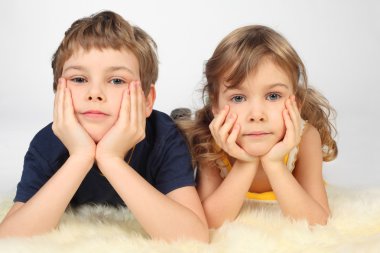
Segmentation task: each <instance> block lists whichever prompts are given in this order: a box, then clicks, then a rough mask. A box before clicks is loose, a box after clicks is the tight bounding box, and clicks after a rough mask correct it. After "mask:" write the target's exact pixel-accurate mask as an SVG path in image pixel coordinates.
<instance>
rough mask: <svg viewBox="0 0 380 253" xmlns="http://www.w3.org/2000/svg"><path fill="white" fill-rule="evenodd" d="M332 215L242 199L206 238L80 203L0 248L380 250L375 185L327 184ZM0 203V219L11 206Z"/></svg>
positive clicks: (378, 194) (93, 252) (218, 252)
mask: <svg viewBox="0 0 380 253" xmlns="http://www.w3.org/2000/svg"><path fill="white" fill-rule="evenodd" d="M327 190H328V195H329V202H330V207H331V211H332V218H331V219H330V221H329V223H328V224H327V225H326V226H315V227H312V228H309V227H308V226H307V224H306V222H305V221H297V222H292V221H290V220H289V219H286V218H284V217H283V216H282V215H281V212H280V210H279V208H278V206H276V205H275V204H258V203H254V202H247V203H246V204H245V206H244V208H243V210H242V212H241V214H240V215H239V217H238V219H237V220H236V221H234V222H230V223H225V224H224V225H223V226H222V227H221V228H220V229H217V230H210V234H211V243H210V244H204V243H199V242H194V241H178V242H174V243H166V242H162V241H154V240H150V239H149V238H148V237H147V235H146V234H145V233H144V232H143V231H142V229H141V227H140V226H139V225H138V223H137V222H136V220H134V218H133V217H132V215H131V214H130V213H129V212H128V210H127V209H125V208H124V209H115V208H110V207H104V206H96V207H94V206H93V207H90V206H85V207H82V208H80V209H78V210H75V211H68V212H67V213H66V214H65V215H64V217H63V219H62V222H61V224H60V226H59V228H58V229H56V230H54V231H52V232H51V233H48V234H45V235H41V236H35V237H32V238H9V239H0V252H2V253H8V252H38V253H43V252H49V253H50V252H80V253H82V252H91V253H96V252H173V253H174V252H175V253H178V252H189V253H190V252H191V253H193V252H207V253H209V252H211V253H213V252H215V253H223V252H239V253H240V252H276V253H277V252H292V253H294V252H308V253H313V252H323V253H328V252H339V253H340V252H344V253H347V252H348V253H350V252H376V253H377V252H380V188H376V189H366V190H358V191H353V190H348V189H343V188H336V187H331V186H329V187H328V189H327ZM11 204H12V203H11V201H9V200H5V201H2V202H1V203H0V220H1V219H2V218H3V217H4V215H5V213H6V212H7V210H8V209H9V207H10V206H11Z"/></svg>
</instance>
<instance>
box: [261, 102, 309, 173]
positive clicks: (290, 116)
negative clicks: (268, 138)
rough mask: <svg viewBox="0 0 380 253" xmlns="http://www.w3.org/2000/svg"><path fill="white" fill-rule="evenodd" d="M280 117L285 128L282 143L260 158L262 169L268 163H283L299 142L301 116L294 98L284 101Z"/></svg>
mask: <svg viewBox="0 0 380 253" xmlns="http://www.w3.org/2000/svg"><path fill="white" fill-rule="evenodd" d="M282 115H283V118H284V122H285V128H286V133H285V136H284V138H283V139H282V141H280V142H278V143H277V144H276V145H274V146H273V147H272V149H271V150H270V151H269V152H268V153H267V154H266V155H264V156H263V157H261V162H262V164H263V167H264V168H265V167H267V166H265V165H266V164H268V163H273V162H274V163H278V162H280V163H283V160H284V157H285V155H286V154H288V153H289V152H290V151H291V150H292V148H294V147H295V146H297V145H298V144H299V143H300V141H301V134H302V133H301V131H302V130H301V115H300V112H299V110H298V107H297V103H296V101H295V97H294V96H291V97H290V98H289V99H288V100H286V102H285V109H284V111H283V113H282Z"/></svg>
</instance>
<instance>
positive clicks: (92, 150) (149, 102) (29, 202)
mask: <svg viewBox="0 0 380 253" xmlns="http://www.w3.org/2000/svg"><path fill="white" fill-rule="evenodd" d="M155 49H156V45H155V43H154V41H153V40H152V38H151V37H150V36H149V35H148V34H146V33H145V32H144V31H143V30H142V29H140V28H138V27H134V26H131V25H130V24H129V23H128V22H127V21H125V20H124V19H123V18H122V17H120V16H119V15H118V14H116V13H113V12H109V11H105V12H101V13H98V14H95V15H92V16H90V17H88V18H83V19H79V20H77V21H76V22H74V23H73V24H72V26H71V27H70V28H69V29H68V30H67V31H66V33H65V37H64V39H63V41H62V42H61V44H60V46H59V47H58V49H57V51H56V52H55V54H54V56H53V60H52V67H53V72H54V91H55V92H56V95H55V100H54V119H53V123H52V124H49V125H48V126H46V127H45V128H43V129H42V130H41V131H40V132H39V133H38V134H37V135H36V136H35V137H34V139H33V140H32V142H31V144H30V147H29V150H28V152H27V154H26V156H25V161H24V169H23V174H22V178H21V181H20V183H19V184H18V186H17V193H16V197H15V199H14V201H15V203H14V205H13V207H12V208H11V209H10V210H9V212H8V214H7V215H6V217H5V218H4V220H3V221H2V223H1V224H0V237H5V236H32V235H36V234H41V233H44V232H48V231H50V230H51V229H53V228H55V227H57V225H58V223H59V220H60V218H61V217H62V215H63V213H64V211H65V209H66V207H67V206H68V205H72V206H78V205H81V204H86V203H95V204H110V205H126V206H127V207H128V208H129V209H130V210H131V212H132V213H133V214H134V216H135V217H136V219H137V220H138V221H139V222H140V224H141V225H142V227H143V228H144V229H145V231H146V232H147V233H148V234H149V235H150V236H151V237H153V238H160V239H164V240H174V239H178V238H191V239H197V240H202V241H208V230H207V222H206V219H205V216H204V212H203V209H202V206H201V203H200V200H199V197H198V195H197V193H196V190H195V188H194V178H193V170H192V167H191V158H190V154H189V152H188V148H187V145H186V143H185V141H184V139H183V138H182V136H181V134H180V133H179V131H178V130H177V128H176V127H175V125H174V123H173V122H172V121H171V119H170V117H169V116H167V115H166V114H163V113H161V112H158V111H155V110H153V109H152V108H153V103H154V101H155V96H156V93H155V87H154V83H155V82H156V80H157V76H158V60H157V55H156V50H155Z"/></svg>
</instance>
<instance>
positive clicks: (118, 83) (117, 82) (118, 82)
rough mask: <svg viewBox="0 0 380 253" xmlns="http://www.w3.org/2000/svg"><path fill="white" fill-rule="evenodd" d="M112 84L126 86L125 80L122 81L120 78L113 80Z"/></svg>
mask: <svg viewBox="0 0 380 253" xmlns="http://www.w3.org/2000/svg"><path fill="white" fill-rule="evenodd" d="M111 83H112V84H115V85H120V84H124V83H125V81H124V80H123V79H120V78H114V79H112V80H111Z"/></svg>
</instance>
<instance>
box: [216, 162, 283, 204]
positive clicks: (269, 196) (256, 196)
mask: <svg viewBox="0 0 380 253" xmlns="http://www.w3.org/2000/svg"><path fill="white" fill-rule="evenodd" d="M288 160H289V155H286V156H285V157H284V163H285V164H288ZM222 162H223V164H224V165H225V168H226V169H227V173H228V172H230V171H231V169H232V166H231V163H230V161H229V160H228V158H227V157H223V158H222ZM221 176H222V171H221ZM225 176H226V175H225ZM225 176H222V177H223V178H224V177H225ZM246 198H247V199H252V200H258V201H268V202H273V201H276V200H277V199H276V195H275V194H274V192H273V191H269V192H261V193H256V192H247V194H246Z"/></svg>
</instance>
